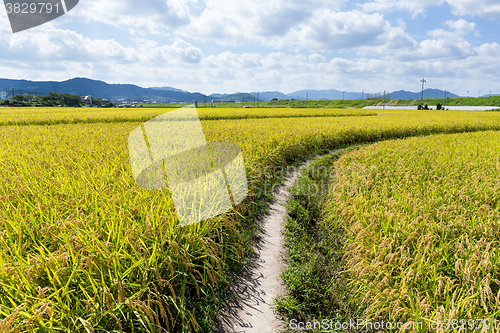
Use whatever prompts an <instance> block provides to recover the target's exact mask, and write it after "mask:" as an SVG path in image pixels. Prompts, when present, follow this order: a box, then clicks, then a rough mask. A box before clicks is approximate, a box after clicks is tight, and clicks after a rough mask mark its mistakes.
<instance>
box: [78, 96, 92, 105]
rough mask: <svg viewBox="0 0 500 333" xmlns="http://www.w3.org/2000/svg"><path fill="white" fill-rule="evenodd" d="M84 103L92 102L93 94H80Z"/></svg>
mask: <svg viewBox="0 0 500 333" xmlns="http://www.w3.org/2000/svg"><path fill="white" fill-rule="evenodd" d="M80 98H81V100H82V103H85V104H92V96H90V95H86V96H80Z"/></svg>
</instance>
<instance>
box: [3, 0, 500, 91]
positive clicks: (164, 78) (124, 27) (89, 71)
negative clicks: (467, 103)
mask: <svg viewBox="0 0 500 333" xmlns="http://www.w3.org/2000/svg"><path fill="white" fill-rule="evenodd" d="M499 19H500V1H499V0H482V1H481V0H479V1H478V0H373V1H365V2H363V1H359V2H355V1H347V0H308V1H304V0H246V1H234V0H167V1H165V0H148V1H136V0H107V1H97V0H80V3H79V4H78V6H76V7H75V8H74V9H73V10H72V11H70V12H69V13H67V14H66V15H65V16H63V17H60V18H58V19H56V20H54V21H51V22H49V23H47V24H45V25H42V26H39V27H36V28H33V29H30V30H27V31H24V32H19V33H16V34H13V33H12V31H11V30H10V24H9V22H8V18H7V13H6V10H5V7H2V8H1V9H0V77H3V78H12V79H28V80H55V81H62V80H67V79H70V78H73V77H88V78H92V79H97V80H103V81H106V82H108V83H132V84H137V85H140V86H143V87H152V86H171V87H176V88H179V89H185V90H188V91H199V92H202V93H205V94H211V93H215V92H226V93H233V92H237V91H246V92H253V91H270V90H278V91H282V92H284V93H290V92H293V91H297V90H302V89H337V90H345V91H361V90H364V91H365V92H382V91H384V90H387V91H394V90H399V89H404V90H410V91H418V90H419V89H420V88H421V84H420V80H421V79H422V77H423V76H425V79H426V81H427V84H426V87H429V88H437V89H443V90H444V89H447V90H449V91H451V92H453V93H458V94H459V95H461V96H464V95H465V96H466V95H467V91H469V94H470V95H471V96H477V95H478V94H479V92H481V95H484V94H488V93H489V92H490V90H491V91H492V93H500V61H499V59H500V44H499V43H500V20H499Z"/></svg>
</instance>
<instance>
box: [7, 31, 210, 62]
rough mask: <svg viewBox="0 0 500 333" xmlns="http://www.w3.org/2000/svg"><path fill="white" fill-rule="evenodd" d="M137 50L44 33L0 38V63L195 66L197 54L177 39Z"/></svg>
mask: <svg viewBox="0 0 500 333" xmlns="http://www.w3.org/2000/svg"><path fill="white" fill-rule="evenodd" d="M135 41H136V43H137V44H138V45H137V47H125V46H123V45H121V44H120V43H118V42H117V41H115V40H113V39H106V40H104V39H90V38H87V37H84V36H83V35H81V34H78V33H76V32H74V31H69V30H57V29H56V30H52V31H49V32H47V33H29V32H26V33H16V34H1V35H0V47H2V49H3V50H4V52H2V54H0V59H3V60H9V59H10V60H17V61H30V62H37V63H38V62H44V61H54V62H57V61H61V60H65V61H74V62H82V63H99V62H115V63H135V62H145V63H148V62H152V63H156V64H170V65H172V64H180V63H199V62H200V61H201V59H202V58H203V54H202V52H201V50H200V49H199V48H197V47H195V46H193V45H191V44H190V43H188V42H186V41H184V40H181V39H177V40H176V41H175V42H174V43H173V44H172V45H162V46H158V45H157V43H156V42H154V41H150V40H146V39H136V40H135Z"/></svg>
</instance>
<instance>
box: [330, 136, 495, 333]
mask: <svg viewBox="0 0 500 333" xmlns="http://www.w3.org/2000/svg"><path fill="white" fill-rule="evenodd" d="M336 169H337V179H336V180H335V182H334V185H333V186H332V188H331V191H330V195H329V199H328V204H327V206H326V209H325V210H326V212H327V216H328V218H329V219H330V223H331V225H343V226H344V228H345V230H346V235H347V239H348V240H347V244H346V248H345V257H344V261H345V267H346V269H347V273H348V278H349V281H350V284H351V287H352V288H353V290H354V291H355V293H356V299H358V300H360V301H361V302H362V303H364V304H366V305H367V310H366V313H365V315H366V318H371V319H383V320H386V321H387V320H391V321H392V322H403V323H404V322H412V321H413V322H423V323H424V326H425V325H428V324H429V323H432V322H440V323H441V327H440V329H439V330H438V331H440V332H444V331H446V329H445V328H446V324H448V330H455V331H463V332H465V331H467V332H470V331H478V332H479V331H480V330H481V329H484V330H486V328H487V327H486V325H482V326H481V324H480V320H490V323H492V324H491V325H492V326H491V327H490V330H491V329H492V328H493V321H494V320H498V319H499V313H500V270H499V267H500V242H499V236H500V132H495V131H487V132H479V133H465V134H453V135H432V136H428V137H419V138H410V139H404V140H394V141H387V142H381V143H378V144H374V145H371V146H368V147H366V148H362V149H359V150H357V151H355V152H351V153H349V154H346V155H344V156H343V157H342V158H341V159H340V160H339V161H338V162H337V163H336ZM473 322H475V324H473ZM499 324H500V323H499ZM443 325H445V326H443ZM499 328H500V327H499V326H498V325H497V326H496V328H495V329H494V331H496V329H499ZM486 331H487V330H486Z"/></svg>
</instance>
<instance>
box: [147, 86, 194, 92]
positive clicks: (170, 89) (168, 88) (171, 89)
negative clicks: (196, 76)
mask: <svg viewBox="0 0 500 333" xmlns="http://www.w3.org/2000/svg"><path fill="white" fill-rule="evenodd" d="M149 89H154V90H163V91H178V92H189V91H186V90H182V89H177V88H174V87H149Z"/></svg>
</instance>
